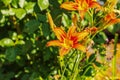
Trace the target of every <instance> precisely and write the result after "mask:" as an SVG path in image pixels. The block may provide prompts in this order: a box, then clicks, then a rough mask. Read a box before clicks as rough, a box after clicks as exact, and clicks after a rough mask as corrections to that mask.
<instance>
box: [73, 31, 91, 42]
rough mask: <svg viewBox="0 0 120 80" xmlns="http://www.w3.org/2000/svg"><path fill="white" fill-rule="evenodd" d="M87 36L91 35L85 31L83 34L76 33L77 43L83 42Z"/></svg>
mask: <svg viewBox="0 0 120 80" xmlns="http://www.w3.org/2000/svg"><path fill="white" fill-rule="evenodd" d="M87 35H89V32H88V31H83V32H79V33H76V34H75V36H76V38H77V39H76V40H77V41H81V40H83V39H84V38H85V37H86V36H87Z"/></svg>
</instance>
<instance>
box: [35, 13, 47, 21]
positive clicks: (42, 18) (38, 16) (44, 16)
mask: <svg viewBox="0 0 120 80" xmlns="http://www.w3.org/2000/svg"><path fill="white" fill-rule="evenodd" d="M37 18H38V20H39V21H41V22H45V21H46V20H47V18H46V15H42V14H37Z"/></svg>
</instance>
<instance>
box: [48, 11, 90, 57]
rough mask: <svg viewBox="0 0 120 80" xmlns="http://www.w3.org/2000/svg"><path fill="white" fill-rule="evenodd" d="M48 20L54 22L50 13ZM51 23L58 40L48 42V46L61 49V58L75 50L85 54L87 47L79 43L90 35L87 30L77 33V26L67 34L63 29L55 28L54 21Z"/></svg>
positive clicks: (72, 27) (71, 28)
mask: <svg viewBox="0 0 120 80" xmlns="http://www.w3.org/2000/svg"><path fill="white" fill-rule="evenodd" d="M48 20H52V17H51V15H50V14H49V13H48ZM49 23H50V25H51V28H52V30H53V32H54V33H55V35H56V37H57V39H58V40H52V41H49V42H47V46H58V47H60V50H59V55H60V56H64V55H66V54H67V53H68V52H69V51H70V50H71V49H73V48H75V49H78V50H81V51H83V52H85V50H86V48H85V46H83V45H82V44H80V43H79V41H81V40H83V39H84V38H85V37H86V36H87V35H88V34H89V32H88V31H87V30H85V31H82V32H77V31H76V26H71V27H70V28H69V29H68V31H67V33H66V32H65V31H64V30H63V29H62V28H60V27H56V26H54V23H53V20H52V21H49Z"/></svg>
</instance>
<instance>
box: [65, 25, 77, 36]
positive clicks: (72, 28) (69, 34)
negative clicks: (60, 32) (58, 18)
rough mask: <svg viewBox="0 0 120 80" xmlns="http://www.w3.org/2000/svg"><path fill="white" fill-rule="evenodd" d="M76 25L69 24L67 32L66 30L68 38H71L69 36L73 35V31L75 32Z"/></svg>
mask: <svg viewBox="0 0 120 80" xmlns="http://www.w3.org/2000/svg"><path fill="white" fill-rule="evenodd" d="M76 28H77V27H76V26H71V27H70V28H69V30H68V32H67V36H68V37H69V38H71V36H72V35H73V33H75V32H76Z"/></svg>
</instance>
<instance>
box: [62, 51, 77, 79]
mask: <svg viewBox="0 0 120 80" xmlns="http://www.w3.org/2000/svg"><path fill="white" fill-rule="evenodd" d="M74 52H75V50H74V51H73V53H74ZM73 53H72V54H71V55H70V56H69V57H68V59H66V60H67V63H66V65H65V68H64V70H63V72H62V76H61V79H60V80H63V77H64V73H65V71H66V68H67V66H68V64H69V59H70V58H71V57H72V55H73Z"/></svg>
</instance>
